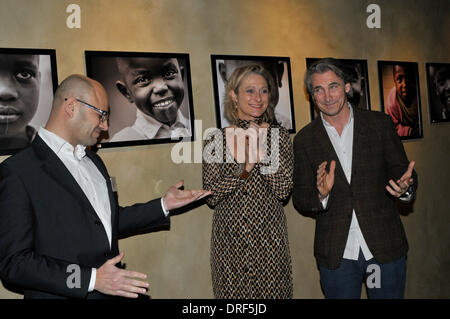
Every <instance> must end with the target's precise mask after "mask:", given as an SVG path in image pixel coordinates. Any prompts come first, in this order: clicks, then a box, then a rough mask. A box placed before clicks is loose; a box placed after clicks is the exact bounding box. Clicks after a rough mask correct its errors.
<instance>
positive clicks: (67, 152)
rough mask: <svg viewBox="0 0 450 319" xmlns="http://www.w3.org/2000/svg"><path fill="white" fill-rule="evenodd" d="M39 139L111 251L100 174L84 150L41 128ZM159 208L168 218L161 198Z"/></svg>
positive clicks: (104, 187)
mask: <svg viewBox="0 0 450 319" xmlns="http://www.w3.org/2000/svg"><path fill="white" fill-rule="evenodd" d="M38 135H39V136H40V137H41V138H42V139H43V140H44V142H45V143H46V144H47V145H48V147H50V149H51V150H52V151H53V152H55V154H56V155H57V156H58V158H59V159H60V160H61V161H62V162H63V164H64V165H65V166H66V168H67V169H68V171H69V172H70V174H72V176H73V178H74V179H75V180H76V181H77V183H78V185H79V186H80V188H81V189H82V190H83V192H84V194H85V195H86V197H87V199H88V200H89V202H90V203H91V205H92V207H93V208H94V210H95V212H96V213H97V215H98V217H99V218H100V221H101V222H102V224H103V227H104V228H105V232H106V236H107V237H108V242H109V247H110V248H111V233H112V227H111V206H110V201H109V195H108V187H107V185H106V183H107V181H106V180H105V178H104V177H103V175H102V173H100V171H99V170H98V168H97V166H95V164H94V163H93V162H92V161H91V159H90V158H89V157H87V156H86V153H85V149H86V147H85V146H83V145H77V146H76V147H75V148H74V147H73V146H72V144H70V143H69V142H67V141H66V140H64V139H63V138H61V137H60V136H58V135H56V134H54V133H52V132H50V131H48V130H46V129H45V128H43V127H41V128H40V129H39V131H38ZM161 207H162V209H163V211H164V214H165V215H166V216H167V215H168V214H169V212H167V211H166V209H165V207H164V204H163V199H162V198H161ZM96 275H97V270H96V269H95V268H92V272H91V280H90V282H89V288H88V291H89V292H91V291H93V290H94V287H95V280H96Z"/></svg>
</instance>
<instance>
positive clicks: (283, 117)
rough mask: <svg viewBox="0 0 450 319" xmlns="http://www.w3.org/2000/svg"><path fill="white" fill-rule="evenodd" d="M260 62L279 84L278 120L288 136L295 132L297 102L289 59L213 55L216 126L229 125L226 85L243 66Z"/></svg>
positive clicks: (277, 93)
mask: <svg viewBox="0 0 450 319" xmlns="http://www.w3.org/2000/svg"><path fill="white" fill-rule="evenodd" d="M252 63H257V64H260V65H262V66H263V67H264V68H266V69H267V70H268V71H269V72H270V73H271V74H272V76H273V78H274V81H275V83H277V84H278V85H277V92H275V94H276V96H277V97H276V98H275V99H276V100H277V101H278V102H277V104H276V107H275V117H276V120H277V122H278V123H279V124H280V125H282V126H284V127H285V128H286V129H287V130H288V131H289V133H295V116H294V102H293V101H294V99H293V93H292V80H291V62H290V59H289V58H288V57H266V56H241V55H239V56H238V55H211V68H212V76H213V83H214V99H215V105H216V123H217V127H218V128H224V127H227V126H230V125H231V123H230V122H229V121H228V119H227V118H226V117H225V112H224V100H225V85H226V83H227V81H228V79H229V77H230V76H231V74H232V73H233V71H234V70H235V69H236V68H237V67H240V66H243V65H247V64H252Z"/></svg>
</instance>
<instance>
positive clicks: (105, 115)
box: [64, 98, 109, 123]
mask: <svg viewBox="0 0 450 319" xmlns="http://www.w3.org/2000/svg"><path fill="white" fill-rule="evenodd" d="M64 100H67V98H65V99H64ZM75 100H77V101H78V102H80V103H81V104H83V105H84V106H86V107H88V108H90V109H92V110H94V111H95V112H97V113H98V115H100V122H102V123H103V122H106V121H108V118H109V112H107V111H103V110H101V109H99V108H98V107H95V106H93V105H91V104H89V103H87V102H84V101H82V100H80V99H77V98H75Z"/></svg>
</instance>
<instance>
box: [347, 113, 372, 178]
mask: <svg viewBox="0 0 450 319" xmlns="http://www.w3.org/2000/svg"><path fill="white" fill-rule="evenodd" d="M367 132H368V129H367V124H366V123H365V122H364V121H363V120H362V119H361V113H360V111H359V110H358V109H357V108H353V151H352V183H351V184H353V181H354V177H356V176H358V174H359V173H360V172H359V170H360V169H359V168H360V166H361V164H364V163H363V160H362V159H361V156H362V150H363V149H364V144H366V143H367Z"/></svg>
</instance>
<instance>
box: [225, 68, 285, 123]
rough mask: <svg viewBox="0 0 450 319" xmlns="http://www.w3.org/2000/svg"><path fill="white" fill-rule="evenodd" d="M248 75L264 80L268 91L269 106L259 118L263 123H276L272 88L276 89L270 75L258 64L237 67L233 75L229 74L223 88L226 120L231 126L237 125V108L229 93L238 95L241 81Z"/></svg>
mask: <svg viewBox="0 0 450 319" xmlns="http://www.w3.org/2000/svg"><path fill="white" fill-rule="evenodd" d="M249 74H259V75H261V76H262V77H263V78H264V79H265V80H266V82H267V87H268V89H269V104H268V106H267V109H266V111H265V112H264V114H263V115H262V116H261V118H262V120H263V121H264V122H267V123H269V124H272V123H276V120H275V106H276V103H277V101H275V98H276V97H274V96H273V94H272V92H273V91H274V88H276V84H275V81H274V80H273V77H272V75H271V74H270V73H269V72H268V71H267V70H266V69H264V68H263V67H262V66H261V65H259V64H248V65H244V66H241V67H238V68H236V69H235V70H234V72H233V74H231V76H230V78H229V79H228V82H227V85H226V87H225V103H224V109H225V116H226V118H227V119H228V120H229V121H230V122H231V123H232V124H237V120H238V115H237V107H236V105H235V103H234V101H233V99H232V97H231V94H230V93H231V91H234V93H236V95H239V86H240V85H241V82H242V79H243V78H245V77H246V76H247V75H249Z"/></svg>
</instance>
